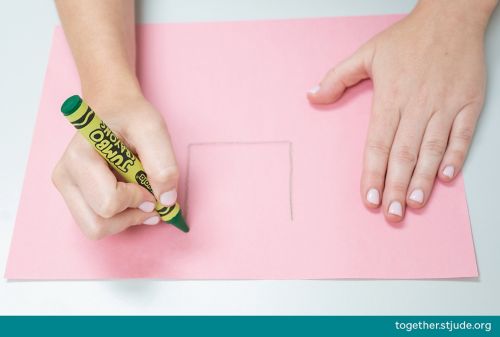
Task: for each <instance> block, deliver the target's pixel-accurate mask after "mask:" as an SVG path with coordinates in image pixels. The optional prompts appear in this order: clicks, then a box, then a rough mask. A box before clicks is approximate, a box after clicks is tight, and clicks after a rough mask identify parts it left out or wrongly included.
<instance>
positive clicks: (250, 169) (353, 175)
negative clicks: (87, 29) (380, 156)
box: [5, 16, 478, 279]
mask: <svg viewBox="0 0 500 337" xmlns="http://www.w3.org/2000/svg"><path fill="white" fill-rule="evenodd" d="M399 18H400V16H375V17H344V18H327V19H311V20H284V21H260V22H226V23H197V24H157V25H142V26H139V27H138V41H139V57H138V59H139V67H138V69H139V72H140V79H141V82H142V87H143V89H144V91H145V94H146V95H147V97H148V98H149V99H150V100H151V102H153V103H154V105H155V106H156V107H157V108H158V109H159V110H160V111H161V112H162V113H163V114H164V117H165V119H166V121H167V123H168V125H169V129H170V131H171V134H172V138H173V144H174V147H175V151H176V154H177V157H178V163H179V167H180V172H181V181H180V199H179V200H180V202H181V205H182V206H183V208H184V210H185V212H186V214H187V220H188V222H189V224H190V226H191V232H190V233H189V234H184V233H182V232H180V231H179V230H177V229H176V228H173V227H171V226H168V225H158V226H140V227H136V228H134V229H131V230H128V231H126V232H124V233H122V234H119V235H116V236H114V237H110V238H106V239H104V240H102V241H90V240H88V239H86V238H85V237H84V236H83V234H82V233H81V232H80V230H79V228H78V226H77V225H76V224H75V222H74V220H73V219H72V217H71V215H70V213H69V212H68V210H67V209H66V206H65V204H64V202H63V200H62V198H61V196H60V195H59V194H58V192H57V191H56V189H55V188H54V187H53V186H52V184H51V180H50V175H51V171H52V169H53V167H54V165H55V163H56V162H57V160H58V159H59V157H60V156H61V154H62V152H63V150H64V148H65V147H66V144H67V143H68V141H69V139H70V137H71V136H72V135H73V134H74V132H75V130H74V129H73V128H72V127H71V125H69V123H68V122H67V121H66V120H65V119H64V118H63V117H62V116H61V114H60V112H59V108H60V105H61V103H62V102H63V101H64V99H65V98H66V97H68V96H69V95H72V94H74V93H77V92H79V91H80V88H79V80H78V76H77V72H76V69H75V66H74V63H73V61H72V57H71V53H70V50H69V48H68V46H67V44H66V41H65V39H64V35H63V32H62V30H61V29H59V28H58V29H56V31H55V34H54V39H53V46H52V52H51V55H50V61H49V65H48V69H47V74H46V80H45V85H44V89H43V95H42V100H41V104H40V111H39V115H38V119H37V123H36V127H35V132H34V136H33V145H32V149H31V154H30V157H29V163H28V168H27V171H26V178H25V182H24V188H23V192H22V197H21V201H20V205H19V210H18V215H17V220H16V224H15V230H14V235H13V239H12V245H11V251H10V256H9V261H8V265H7V270H6V274H5V275H6V277H7V278H9V279H114V278H165V279H330V278H384V279H385V278H391V279H408V278H455V277H475V276H477V275H478V271H477V267H476V260H475V254H474V246H473V240H472V236H471V228H470V224H469V218H468V211H467V205H466V199H465V193H464V185H463V181H462V177H458V179H456V181H455V182H454V183H453V184H451V185H446V186H445V185H443V184H441V183H438V184H437V185H436V187H435V191H434V194H433V196H432V199H431V200H430V203H429V205H428V206H426V207H425V208H424V209H423V210H422V211H412V210H410V211H408V214H407V216H406V219H405V221H404V222H403V223H401V224H399V225H391V224H389V223H387V222H386V221H385V220H384V217H383V215H382V214H381V213H380V211H369V210H367V209H365V207H364V206H363V205H362V202H361V197H360V195H359V178H360V171H361V163H362V151H363V144H364V141H365V134H366V130H367V125H368V117H369V114H370V105H371V104H370V101H371V96H372V87H371V83H370V82H364V83H362V84H361V85H359V86H357V87H356V88H354V89H352V90H350V91H349V92H348V93H347V94H346V96H345V97H344V98H343V99H342V100H341V102H340V103H338V104H336V105H335V106H332V107H323V108H318V107H314V106H311V105H309V103H308V101H307V100H306V97H305V93H306V90H307V89H308V88H309V87H311V86H313V85H314V84H315V83H317V81H318V80H319V79H320V78H321V77H322V76H323V74H324V73H325V72H326V71H327V70H328V69H329V68H330V67H331V66H333V65H335V64H336V63H337V62H338V61H340V60H341V59H342V58H344V57H346V56H348V55H349V54H350V53H351V52H353V51H354V50H355V49H356V48H357V47H358V46H360V45H361V44H362V43H363V42H364V41H367V40H368V39H369V38H370V37H371V36H373V35H374V34H376V33H378V32H379V31H381V30H383V29H384V28H386V27H388V26H389V25H390V24H392V23H394V22H395V21H396V20H398V19H399Z"/></svg>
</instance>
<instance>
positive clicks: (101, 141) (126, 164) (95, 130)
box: [61, 95, 189, 233]
mask: <svg viewBox="0 0 500 337" xmlns="http://www.w3.org/2000/svg"><path fill="white" fill-rule="evenodd" d="M61 112H62V113H63V114H64V116H65V117H66V118H67V119H68V120H69V122H70V123H71V124H72V125H73V126H74V127H75V128H76V129H77V130H78V132H79V133H80V134H81V135H82V136H84V137H85V139H87V141H88V142H89V143H90V144H91V145H92V146H93V147H94V149H95V150H96V151H97V152H98V153H99V154H100V155H101V157H103V158H104V159H105V160H106V161H107V162H108V163H109V164H110V165H111V166H112V167H113V168H114V169H115V170H116V172H118V173H119V174H120V176H122V177H123V179H124V180H125V181H126V182H129V183H137V184H139V185H141V186H143V187H144V188H146V189H147V190H148V191H149V192H150V193H151V194H153V189H152V188H151V184H150V183H149V180H148V177H147V175H146V172H144V168H143V167H142V164H141V162H140V161H139V158H137V157H136V156H135V155H134V153H133V152H132V151H130V149H128V148H127V146H126V145H125V144H123V142H122V141H120V139H119V138H118V137H117V136H116V135H115V134H114V133H113V131H111V129H110V128H109V127H108V126H107V125H106V124H104V122H103V121H102V120H101V119H100V118H99V117H98V116H97V114H96V113H95V112H94V111H93V110H92V109H91V108H90V107H89V106H88V105H87V103H85V101H83V100H82V98H81V97H80V96H78V95H74V96H71V97H69V98H68V99H67V100H66V101H64V103H63V105H62V106H61ZM155 209H156V211H157V212H158V214H159V215H160V218H161V219H162V220H163V221H165V222H167V223H169V224H171V225H173V226H175V227H177V228H178V229H180V230H181V231H183V232H185V233H187V232H189V227H188V226H187V224H186V222H185V221H184V218H183V217H182V212H181V208H180V206H179V204H178V203H176V204H175V205H172V206H164V205H162V204H161V203H160V202H158V201H157V202H156V205H155Z"/></svg>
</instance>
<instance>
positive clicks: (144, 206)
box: [139, 201, 155, 213]
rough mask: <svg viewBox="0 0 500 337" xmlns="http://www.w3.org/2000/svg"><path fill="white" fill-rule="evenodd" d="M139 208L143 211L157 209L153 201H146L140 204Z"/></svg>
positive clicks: (147, 211)
mask: <svg viewBox="0 0 500 337" xmlns="http://www.w3.org/2000/svg"><path fill="white" fill-rule="evenodd" d="M139 209H140V210H141V211H143V212H146V213H149V212H152V211H153V210H154V209H155V204H153V203H152V202H151V201H144V202H143V203H142V204H140V205H139Z"/></svg>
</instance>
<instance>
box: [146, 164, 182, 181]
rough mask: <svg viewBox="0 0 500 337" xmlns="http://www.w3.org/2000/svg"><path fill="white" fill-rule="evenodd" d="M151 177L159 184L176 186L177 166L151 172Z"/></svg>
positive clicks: (177, 177)
mask: <svg viewBox="0 0 500 337" xmlns="http://www.w3.org/2000/svg"><path fill="white" fill-rule="evenodd" d="M151 177H152V178H153V179H154V180H155V181H157V182H158V183H161V184H176V183H177V180H178V179H179V169H178V168H177V166H169V167H167V168H164V169H161V170H158V171H156V172H152V174H151Z"/></svg>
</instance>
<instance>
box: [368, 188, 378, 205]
mask: <svg viewBox="0 0 500 337" xmlns="http://www.w3.org/2000/svg"><path fill="white" fill-rule="evenodd" d="M366 200H368V202H369V203H370V204H373V205H378V204H380V194H379V193H378V190H377V189H376V188H370V189H369V190H368V193H366Z"/></svg>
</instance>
